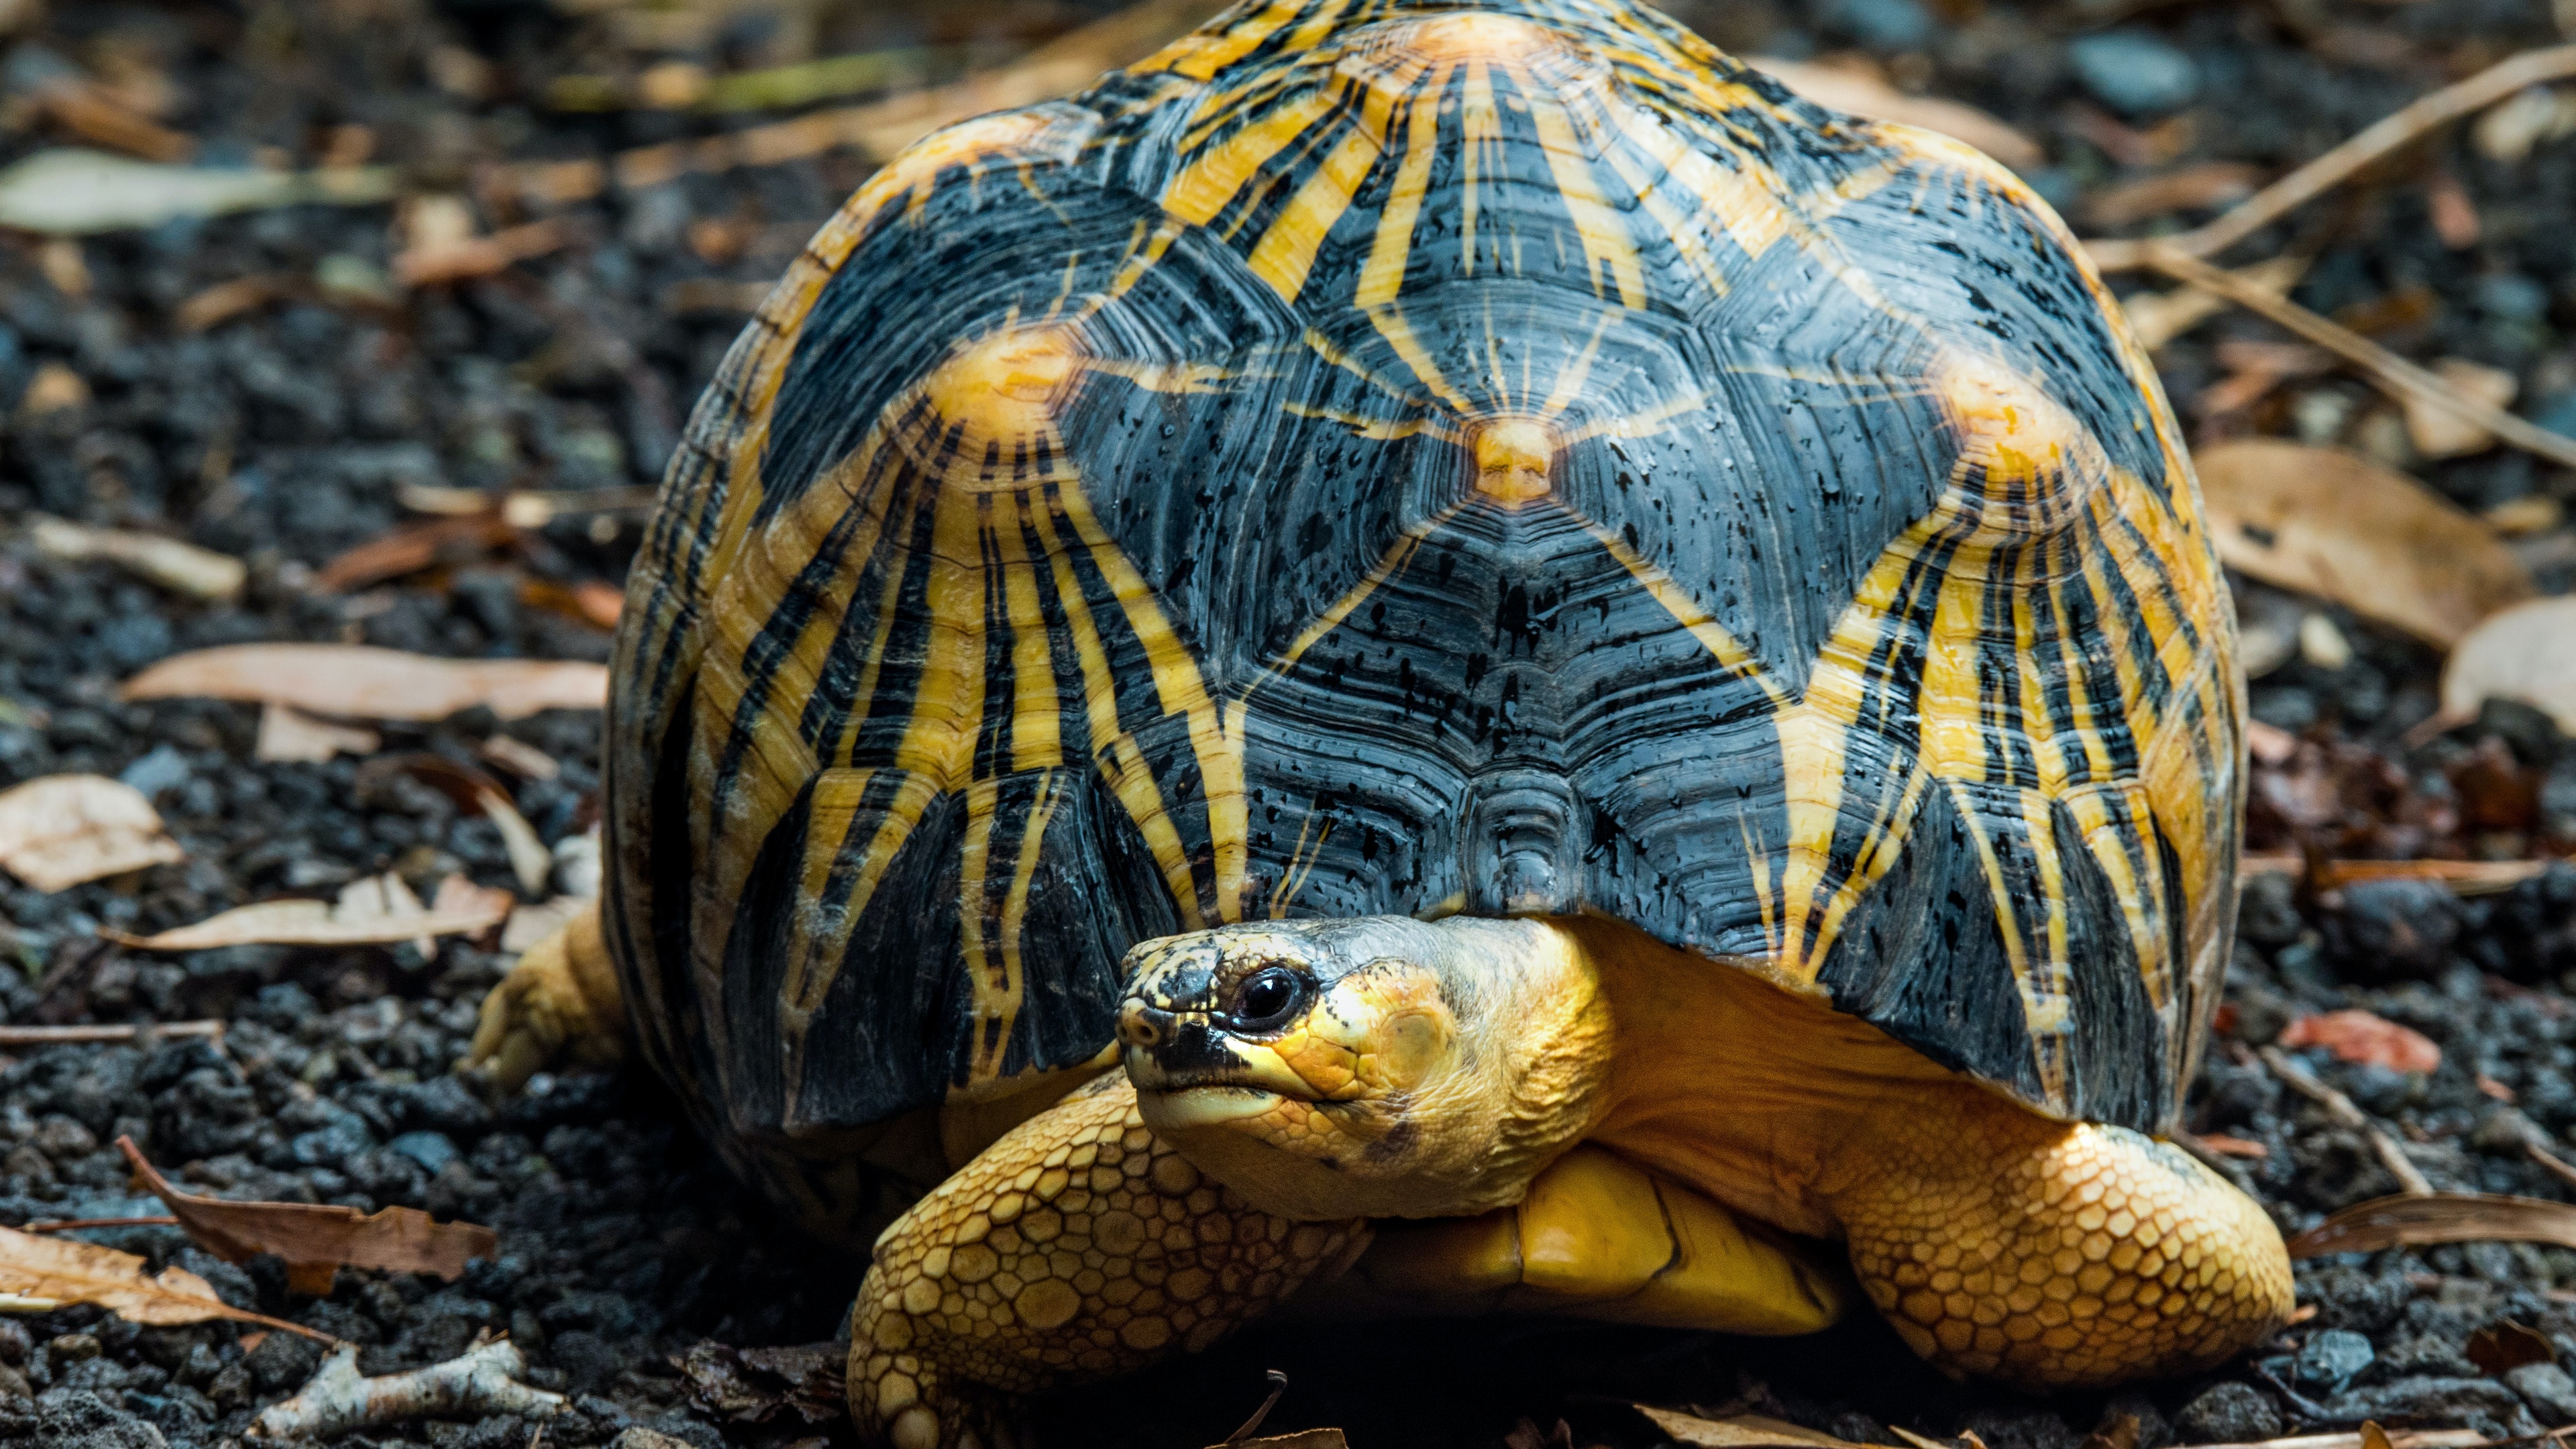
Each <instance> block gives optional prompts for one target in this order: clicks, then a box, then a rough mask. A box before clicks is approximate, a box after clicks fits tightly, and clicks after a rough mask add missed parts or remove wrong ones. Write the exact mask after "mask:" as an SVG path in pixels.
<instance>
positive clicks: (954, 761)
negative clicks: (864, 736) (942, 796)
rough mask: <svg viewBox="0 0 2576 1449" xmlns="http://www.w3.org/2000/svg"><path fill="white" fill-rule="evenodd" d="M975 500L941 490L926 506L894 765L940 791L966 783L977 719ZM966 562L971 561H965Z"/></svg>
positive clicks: (980, 659)
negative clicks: (919, 620)
mask: <svg viewBox="0 0 2576 1449" xmlns="http://www.w3.org/2000/svg"><path fill="white" fill-rule="evenodd" d="M980 502H981V499H980V498H978V496H977V495H976V494H975V493H973V492H971V491H969V490H967V489H964V488H959V487H956V486H953V480H952V484H951V486H948V487H943V488H941V489H940V490H939V492H938V494H937V496H936V497H935V498H934V499H933V500H932V502H931V505H930V506H931V510H932V512H931V521H930V538H931V545H930V559H929V568H930V578H929V583H928V589H927V595H926V598H925V600H924V605H925V608H926V609H927V611H928V614H929V618H928V620H927V621H926V627H927V631H928V639H927V640H926V642H925V648H924V656H923V658H922V661H921V669H920V672H919V673H918V674H917V675H915V676H914V682H913V688H912V694H911V698H910V699H909V701H908V703H909V704H910V705H911V709H912V715H911V718H910V720H909V721H908V722H907V723H906V725H905V728H904V732H903V739H902V740H901V741H900V742H899V743H897V744H896V746H895V749H894V762H895V764H897V765H899V766H901V767H902V768H904V769H907V770H915V771H919V772H920V773H921V774H923V775H925V776H927V777H929V778H930V779H931V780H933V781H934V782H936V783H937V784H938V786H939V788H941V789H942V790H955V789H959V788H961V787H963V786H964V785H965V784H966V782H967V781H968V780H969V779H970V778H972V774H973V769H974V758H975V734H976V730H977V728H978V727H979V726H981V725H982V724H983V722H984V624H985V611H984V597H985V595H984V570H983V567H982V564H983V547H982V542H983V539H982V534H983V530H982V526H981V525H982V520H981V519H980V518H979V517H978V514H979V513H980V512H981V510H980V509H979V507H978V506H977V505H978V504H979V503H980ZM965 560H973V562H971V563H969V562H965Z"/></svg>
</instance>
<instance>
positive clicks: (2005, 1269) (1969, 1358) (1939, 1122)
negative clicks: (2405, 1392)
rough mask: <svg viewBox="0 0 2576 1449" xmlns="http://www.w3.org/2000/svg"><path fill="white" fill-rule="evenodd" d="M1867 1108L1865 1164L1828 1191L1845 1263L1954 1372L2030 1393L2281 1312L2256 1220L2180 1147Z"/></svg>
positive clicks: (2175, 1359)
mask: <svg viewBox="0 0 2576 1449" xmlns="http://www.w3.org/2000/svg"><path fill="white" fill-rule="evenodd" d="M1882 1120H1883V1122H1884V1124H1885V1129H1886V1130H1883V1131H1881V1132H1879V1133H1877V1134H1875V1136H1876V1138H1877V1140H1876V1141H1875V1143H1874V1144H1873V1150H1872V1151H1870V1152H1869V1153H1868V1154H1866V1157H1867V1160H1868V1161H1869V1163H1870V1167H1869V1169H1868V1171H1867V1172H1866V1173H1864V1174H1863V1176H1862V1178H1861V1180H1860V1182H1859V1183H1858V1184H1856V1185H1854V1186H1853V1187H1850V1188H1846V1189H1845V1190H1843V1191H1841V1192H1839V1193H1837V1194H1835V1201H1836V1204H1837V1207H1838V1211H1839V1213H1840V1216H1841V1219H1842V1225H1843V1229H1844V1231H1845V1233H1846V1235H1847V1239H1848V1245H1849V1247H1850V1251H1851V1262H1852V1269H1853V1272H1854V1273H1855V1274H1857V1275H1858V1276H1859V1278H1860V1281H1861V1285H1862V1287H1863V1288H1864V1289H1866V1290H1867V1291H1868V1293H1869V1296H1870V1300H1871V1301H1872V1302H1873V1303H1875V1304H1876V1305H1877V1306H1878V1310H1879V1312H1880V1313H1882V1314H1883V1315H1885V1316H1886V1318H1887V1321H1888V1322H1890V1323H1892V1324H1894V1325H1895V1326H1896V1329H1897V1332H1898V1333H1899V1334H1901V1335H1903V1337H1904V1338H1905V1341H1906V1342H1907V1343H1908V1344H1909V1345H1911V1346H1912V1347H1913V1348H1914V1350H1915V1351H1916V1352H1917V1353H1920V1354H1922V1355H1923V1356H1924V1357H1925V1358H1928V1359H1930V1360H1932V1361H1933V1362H1934V1363H1936V1364H1939V1365H1941V1366H1942V1367H1944V1368H1946V1369H1948V1370H1950V1371H1951V1372H1954V1373H1972V1374H1978V1375H1982V1376H1986V1377H1991V1378H1999V1379H2003V1380H2005V1381H2007V1382H2011V1383H2017V1384H2021V1385H2024V1386H2027V1387H2032V1388H2080V1387H2090V1386H2094V1385H2100V1384H2108V1383H2114V1382H2118V1381H2120V1380H2123V1379H2127V1378H2132V1377H2135V1376H2136V1375H2137V1373H2138V1372H2139V1368H2140V1366H2141V1365H2149V1364H2151V1365H2155V1366H2156V1367H2157V1370H2158V1371H2159V1372H2164V1373H2183V1372H2188V1371H2190V1370H2193V1369H2196V1368H2202V1367H2206V1366H2208V1365H2209V1364H2211V1363H2214V1362H2216V1361H2217V1360H2219V1359H2222V1358H2225V1357H2226V1356H2227V1355H2229V1354H2231V1353H2233V1352H2235V1351H2236V1350H2238V1349H2240V1348H2242V1347H2243V1346H2244V1345H2245V1344H2246V1343H2247V1342H2248V1341H2249V1340H2250V1339H2252V1338H2253V1337H2255V1336H2257V1335H2259V1334H2262V1333H2264V1332H2266V1331H2268V1330H2269V1329H2270V1328H2271V1327H2273V1326H2274V1325H2277V1324H2279V1323H2280V1322H2282V1321H2283V1320H2284V1319H2286V1318H2287V1317H2288V1316H2289V1312H2290V1306H2291V1283H2290V1263H2289V1259H2288V1257H2287V1256H2286V1255H2284V1254H2283V1253H2282V1252H2281V1250H2280V1235H2279V1233H2278V1232H2277V1231H2276V1230H2275V1229H2274V1228H2273V1226H2272V1223H2271V1221H2270V1219H2268V1218H2266V1217H2265V1216H2264V1214H2263V1209H2262V1208H2261V1207H2259V1206H2258V1205H2256V1204H2255V1202H2254V1200H2253V1199H2251V1198H2249V1197H2247V1196H2245V1195H2244V1194H2243V1193H2240V1192H2237V1191H2236V1190H2234V1189H2233V1188H2231V1187H2229V1186H2228V1185H2227V1183H2226V1181H2225V1180H2224V1179H2222V1178H2220V1177H2219V1176H2218V1175H2217V1174H2215V1173H2213V1172H2211V1171H2210V1170H2209V1169H2208V1168H2206V1167H2203V1166H2202V1165H2201V1164H2200V1163H2198V1162H2196V1161H2193V1160H2192V1159H2191V1158H2189V1157H2188V1156H2185V1155H2184V1154H2183V1153H2182V1152H2181V1151H2180V1150H2179V1149H2177V1148H2173V1147H2169V1146H2166V1145H2163V1144H2161V1143H2157V1142H2155V1141H2154V1140H2153V1139H2150V1138H2147V1137H2144V1136H2141V1135H2140V1134H2138V1133H2135V1132H2131V1131H2129V1130H2127V1129H2126V1128H2121V1127H2098V1126H2092V1125H2078V1126H2074V1127H2069V1126H2066V1125H2064V1124H2061V1123H2055V1122H2049V1121H2046V1120H2045V1119H2042V1118H2039V1117H2036V1116H2033V1115H2031V1114H2028V1113H2024V1112H1995V1111H1987V1112H1971V1113H1960V1114H1955V1115H1931V1116H1928V1117H1926V1118H1924V1119H1920V1120H1917V1119H1912V1118H1908V1117H1905V1116H1903V1115H1902V1114H1896V1113H1888V1114H1884V1116H1883V1119H1882ZM1909 1125H1911V1126H1912V1127H1914V1128H1915V1129H1917V1130H1908V1127H1909Z"/></svg>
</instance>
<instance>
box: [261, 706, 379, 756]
mask: <svg viewBox="0 0 2576 1449" xmlns="http://www.w3.org/2000/svg"><path fill="white" fill-rule="evenodd" d="M383 743H384V740H383V739H382V737H380V736H378V735H377V733H376V732H375V731H374V730H366V729H359V728H357V727H356V726H354V725H340V724H333V723H331V722H330V721H329V720H320V719H315V718H314V717H313V716H311V715H309V714H306V713H304V712H303V711H302V710H299V709H290V708H288V707H287V706H285V705H282V704H275V703H271V704H264V705H261V706H260V710H259V741H258V743H257V744H255V745H253V746H252V747H251V754H252V755H253V756H254V757H256V758H258V759H262V760H302V761H306V762H318V761H322V760H327V759H330V758H331V757H332V756H334V755H372V754H374V753H375V752H376V747H377V746H378V745H381V744H383Z"/></svg>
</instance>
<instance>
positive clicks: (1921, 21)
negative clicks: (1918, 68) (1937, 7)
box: [1833, 0, 1934, 50]
mask: <svg viewBox="0 0 2576 1449" xmlns="http://www.w3.org/2000/svg"><path fill="white" fill-rule="evenodd" d="M1833 22H1834V26H1835V28H1836V29H1838V30H1840V31H1842V32H1843V33H1844V34H1846V35H1849V36H1850V37H1851V38H1852V39H1854V40H1857V41H1859V42H1860V43H1861V44H1863V45H1866V46H1868V47H1869V48H1870V49H1872V50H1920V49H1921V48H1922V47H1923V46H1924V45H1925V44H1926V43H1927V42H1929V41H1930V40H1931V39H1932V34H1933V29H1934V27H1933V23H1932V16H1931V14H1930V12H1928V11H1926V10H1925V9H1924V8H1923V7H1922V6H1921V5H1920V4H1918V3H1917V0H1842V3H1840V4H1838V5H1836V6H1835V7H1834V9H1833Z"/></svg>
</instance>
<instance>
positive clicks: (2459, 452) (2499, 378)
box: [2404, 357, 2517, 458]
mask: <svg viewBox="0 0 2576 1449" xmlns="http://www.w3.org/2000/svg"><path fill="white" fill-rule="evenodd" d="M2433 375H2434V376H2436V377H2438V378H2440V379H2442V381H2444V382H2446V383H2449V384H2450V385H2451V386H2453V387H2455V388H2458V389H2459V390H2460V391H2461V392H2464V393H2466V394H2468V395H2469V396H2470V397H2473V398H2476V399H2477V400H2479V401H2480V402H2483V403H2485V404H2487V405H2488V406H2490V407H2499V408H2500V407H2503V406H2504V405H2505V404H2507V403H2509V402H2512V401H2513V395H2514V391H2515V389H2516V387H2517V383H2516V382H2515V380H2514V375H2513V374H2512V373H2510V372H2507V371H2505V370H2504V369H2503V368H2501V367H2489V366H2487V365H2486V364H2484V363H2480V362H2471V361H2469V360H2468V359H2466V358H2463V357H2445V358H2443V359H2441V360H2440V361H2438V362H2436V363H2434V364H2433ZM2404 403H2405V407H2406V436H2407V437H2409V438H2411V439H2413V440H2414V443H2415V451H2416V452H2418V453H2421V454H2423V455H2424V456H2425V457H2427V458H2458V457H2464V456H2466V455H2467V454H2470V453H2482V452H2484V451H2486V450H2487V449H2489V448H2492V447H2494V446H2495V440H2496V437H2495V434H2494V433H2492V432H2489V431H2488V430H2487V429H2486V428H2484V427H2481V426H2480V425H2478V424H2477V423H2475V422H2472V421H2470V420H2469V419H2467V418H2464V417H2461V416H2460V415H2459V414H2457V413H2454V412H2451V411H2448V410H2446V409H2443V408H2437V407H2435V406H2433V405H2432V404H2431V403H2429V402H2427V401H2425V400H2424V399H2422V398H2420V397H2412V396H2410V397H2407V398H2406V399H2404Z"/></svg>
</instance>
